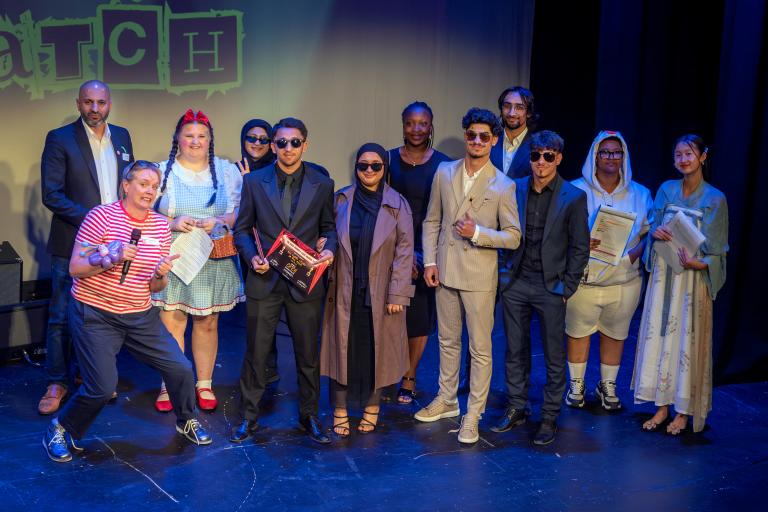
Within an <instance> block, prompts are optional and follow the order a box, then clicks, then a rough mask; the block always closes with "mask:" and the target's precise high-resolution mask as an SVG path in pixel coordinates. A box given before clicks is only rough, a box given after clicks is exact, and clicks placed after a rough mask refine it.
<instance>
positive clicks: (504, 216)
mask: <svg viewBox="0 0 768 512" xmlns="http://www.w3.org/2000/svg"><path fill="white" fill-rule="evenodd" d="M479 172H480V175H479V176H478V177H477V180H476V181H475V183H474V185H473V186H472V188H471V189H470V191H469V193H468V194H467V195H466V197H465V196H464V185H463V182H462V174H463V173H464V160H463V159H461V160H456V161H454V162H443V163H441V164H440V166H439V167H438V168H437V172H436V173H435V177H434V179H433V181H432V192H431V195H430V199H429V206H428V207H427V215H426V217H425V219H424V224H423V232H422V245H423V248H424V263H425V265H426V264H429V263H436V264H437V271H438V278H439V279H440V282H441V283H442V284H444V285H445V286H448V287H451V288H456V289H458V290H466V291H493V290H496V286H497V282H498V252H497V249H517V247H518V246H519V245H520V236H521V234H520V220H519V218H518V214H517V200H516V198H515V182H514V181H512V180H511V179H509V178H508V177H507V176H505V175H504V173H502V172H501V171H499V170H498V169H497V168H496V167H494V166H493V164H492V163H491V162H490V161H488V163H487V164H486V165H485V166H484V167H483V168H482V169H481V170H480V171H479ZM468 211H469V212H470V215H471V217H472V218H473V219H475V222H476V223H477V225H478V227H479V237H478V240H477V243H476V244H475V243H472V242H471V241H470V240H467V239H465V238H462V237H460V236H459V235H458V234H457V233H456V231H455V230H454V224H455V223H456V221H458V220H460V219H461V218H462V217H464V214H465V213H466V212H468Z"/></svg>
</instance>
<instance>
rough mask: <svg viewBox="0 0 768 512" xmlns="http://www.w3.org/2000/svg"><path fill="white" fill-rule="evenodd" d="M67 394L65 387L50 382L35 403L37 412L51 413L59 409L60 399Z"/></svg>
mask: <svg viewBox="0 0 768 512" xmlns="http://www.w3.org/2000/svg"><path fill="white" fill-rule="evenodd" d="M66 394H67V388H65V387H64V386H62V385H61V384H50V385H49V386H48V389H47V390H46V391H45V395H43V398H41V399H40V403H39V404H38V405H37V412H39V413H40V414H45V415H48V414H53V413H55V412H56V411H58V410H59V407H60V406H61V399H62V398H64V397H65V396H66Z"/></svg>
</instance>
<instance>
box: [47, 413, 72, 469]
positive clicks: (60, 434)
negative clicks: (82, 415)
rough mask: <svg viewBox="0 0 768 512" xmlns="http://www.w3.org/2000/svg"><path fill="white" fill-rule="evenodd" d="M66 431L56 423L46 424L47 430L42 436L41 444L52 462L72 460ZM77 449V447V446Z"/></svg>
mask: <svg viewBox="0 0 768 512" xmlns="http://www.w3.org/2000/svg"><path fill="white" fill-rule="evenodd" d="M67 436H68V434H67V431H66V430H64V427H62V426H61V425H59V424H58V423H54V422H51V423H49V424H48V430H46V431H45V435H44V436H43V446H44V447H45V451H46V453H48V458H50V459H51V460H52V461H54V462H69V461H71V460H72V454H71V453H69V448H68V447H67ZM78 449H79V447H78Z"/></svg>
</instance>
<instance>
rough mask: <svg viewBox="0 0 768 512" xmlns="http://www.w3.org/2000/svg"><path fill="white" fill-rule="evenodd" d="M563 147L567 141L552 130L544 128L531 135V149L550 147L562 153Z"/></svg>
mask: <svg viewBox="0 0 768 512" xmlns="http://www.w3.org/2000/svg"><path fill="white" fill-rule="evenodd" d="M563 148H565V141H564V140H563V138H562V137H561V136H559V135H558V134H556V133H555V132H553V131H551V130H542V131H540V132H536V133H534V134H533V135H531V150H535V149H537V150H541V149H549V150H552V151H557V152H558V153H562V152H563Z"/></svg>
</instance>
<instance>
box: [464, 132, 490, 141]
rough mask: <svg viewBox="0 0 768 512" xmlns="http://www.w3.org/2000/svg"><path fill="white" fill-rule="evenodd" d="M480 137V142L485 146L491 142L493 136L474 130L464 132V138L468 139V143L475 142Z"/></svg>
mask: <svg viewBox="0 0 768 512" xmlns="http://www.w3.org/2000/svg"><path fill="white" fill-rule="evenodd" d="M478 136H479V137H480V142H482V143H483V144H487V143H488V142H489V141H490V140H491V134H490V133H488V132H480V133H477V132H476V131H474V130H467V131H465V132H464V138H465V139H467V142H472V141H474V140H475V139H476V138H477V137H478Z"/></svg>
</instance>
